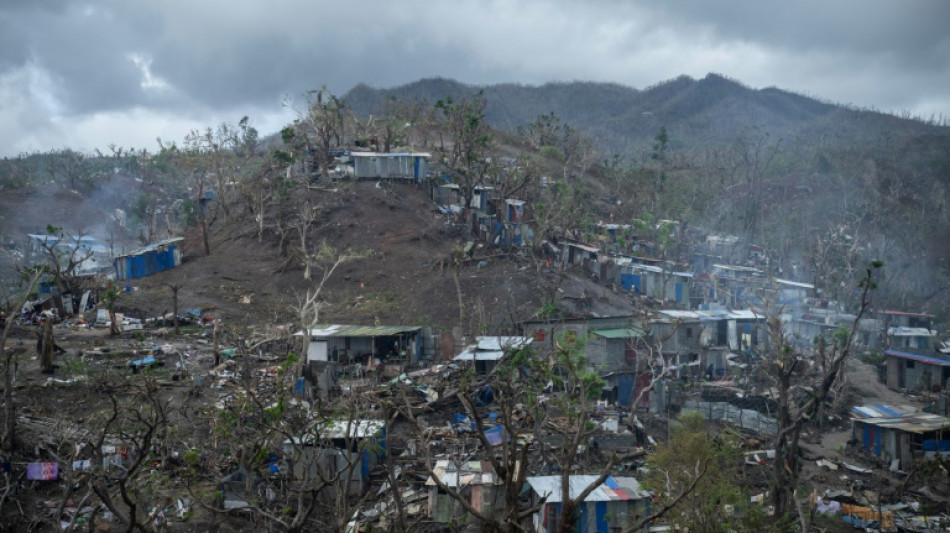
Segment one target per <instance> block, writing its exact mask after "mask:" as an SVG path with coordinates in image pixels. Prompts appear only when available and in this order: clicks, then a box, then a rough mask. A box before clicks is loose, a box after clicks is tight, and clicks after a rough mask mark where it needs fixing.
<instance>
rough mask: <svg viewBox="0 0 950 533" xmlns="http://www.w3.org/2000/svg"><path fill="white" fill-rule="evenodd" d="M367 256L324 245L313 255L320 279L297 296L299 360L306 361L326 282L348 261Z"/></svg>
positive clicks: (324, 304) (322, 305) (318, 321)
mask: <svg viewBox="0 0 950 533" xmlns="http://www.w3.org/2000/svg"><path fill="white" fill-rule="evenodd" d="M367 255H368V253H367V252H363V251H357V250H345V249H344V250H337V249H336V248H334V247H332V246H330V245H328V244H326V243H324V244H323V245H321V246H320V248H319V250H317V253H316V254H314V255H313V266H314V267H315V268H317V269H318V270H320V273H321V274H320V279H319V280H318V281H317V282H316V284H315V285H314V286H312V287H310V288H308V289H307V291H306V293H304V294H302V295H297V306H296V308H295V310H296V312H297V321H298V325H299V326H300V328H301V329H302V331H303V337H302V346H301V352H300V353H301V359H302V360H306V355H307V350H308V348H309V346H310V336H309V331H310V329H311V328H312V327H313V326H315V325H316V324H319V323H320V310H321V309H323V307H325V306H326V302H325V301H324V300H323V299H322V298H323V289H324V287H325V286H326V284H327V282H328V281H329V280H330V278H331V277H333V273H334V272H336V270H337V269H338V268H339V267H340V266H341V265H343V264H344V263H348V262H350V261H356V260H359V259H362V258H364V257H366V256H367Z"/></svg>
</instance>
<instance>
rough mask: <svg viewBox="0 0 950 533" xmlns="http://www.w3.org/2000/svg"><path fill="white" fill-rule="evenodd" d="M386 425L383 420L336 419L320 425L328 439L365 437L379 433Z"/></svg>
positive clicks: (323, 435)
mask: <svg viewBox="0 0 950 533" xmlns="http://www.w3.org/2000/svg"><path fill="white" fill-rule="evenodd" d="M384 427H386V422H384V421H382V420H369V419H364V420H335V421H332V422H328V423H327V424H324V425H322V426H321V427H320V436H321V437H323V438H326V439H345V438H347V437H350V438H358V439H361V438H364V437H372V436H374V435H378V434H379V433H380V432H382V431H383V428H384Z"/></svg>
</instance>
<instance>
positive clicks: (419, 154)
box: [347, 152, 432, 158]
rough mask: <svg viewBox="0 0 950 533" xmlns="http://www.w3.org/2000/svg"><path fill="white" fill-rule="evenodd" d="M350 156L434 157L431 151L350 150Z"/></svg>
mask: <svg viewBox="0 0 950 533" xmlns="http://www.w3.org/2000/svg"><path fill="white" fill-rule="evenodd" d="M347 155H349V156H350V157H429V158H431V157H432V154H430V153H429V152H393V153H390V152H350V153H349V154H347Z"/></svg>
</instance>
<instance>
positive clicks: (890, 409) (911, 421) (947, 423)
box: [851, 405, 950, 433]
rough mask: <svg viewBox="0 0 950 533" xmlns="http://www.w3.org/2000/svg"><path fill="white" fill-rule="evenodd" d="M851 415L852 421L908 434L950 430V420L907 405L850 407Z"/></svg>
mask: <svg viewBox="0 0 950 533" xmlns="http://www.w3.org/2000/svg"><path fill="white" fill-rule="evenodd" d="M851 413H852V414H853V415H854V416H853V417H852V420H854V421H857V422H861V423H863V424H868V425H872V426H877V427H882V428H890V429H898V430H900V431H908V432H910V433H926V432H929V431H935V430H938V429H950V418H947V417H944V416H940V415H935V414H932V413H924V412H922V411H918V410H917V409H915V408H913V407H910V406H907V405H898V406H892V405H859V406H855V407H852V408H851Z"/></svg>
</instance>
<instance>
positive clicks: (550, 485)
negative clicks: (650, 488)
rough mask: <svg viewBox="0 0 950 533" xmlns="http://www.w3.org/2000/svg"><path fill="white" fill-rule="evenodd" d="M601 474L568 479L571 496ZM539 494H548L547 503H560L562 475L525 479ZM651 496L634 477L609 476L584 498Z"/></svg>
mask: <svg viewBox="0 0 950 533" xmlns="http://www.w3.org/2000/svg"><path fill="white" fill-rule="evenodd" d="M598 477H600V476H593V475H575V476H571V477H570V479H569V480H568V482H569V485H570V488H569V490H570V498H571V499H573V498H576V497H577V496H578V495H580V493H581V492H583V491H584V489H586V488H587V487H588V486H590V485H591V484H593V483H594V482H596V481H597V478H598ZM525 481H527V482H528V484H529V485H531V488H532V489H534V491H535V492H536V493H537V494H538V495H539V496H542V497H544V496H547V503H560V502H562V501H563V500H564V499H563V498H562V495H561V476H531V477H528V478H527V479H525ZM647 497H649V494H648V493H647V492H646V491H644V490H643V489H642V488H641V487H640V483H639V482H638V481H637V480H636V478H633V477H614V476H607V479H605V480H604V482H603V483H602V484H600V486H598V487H597V488H596V489H594V490H593V491H591V493H590V494H588V495H587V497H586V498H584V501H585V502H609V501H623V500H640V499H643V498H647Z"/></svg>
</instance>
